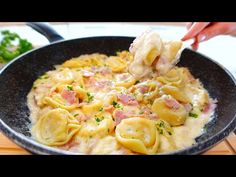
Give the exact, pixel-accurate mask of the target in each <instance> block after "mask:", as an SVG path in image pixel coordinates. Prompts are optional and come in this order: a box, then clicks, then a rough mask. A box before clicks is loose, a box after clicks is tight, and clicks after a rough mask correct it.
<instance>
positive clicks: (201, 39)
mask: <svg viewBox="0 0 236 177" xmlns="http://www.w3.org/2000/svg"><path fill="white" fill-rule="evenodd" d="M205 39H206V36H205V35H199V37H198V42H202V41H204V40H205Z"/></svg>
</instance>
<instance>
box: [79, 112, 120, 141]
mask: <svg viewBox="0 0 236 177" xmlns="http://www.w3.org/2000/svg"><path fill="white" fill-rule="evenodd" d="M114 128H115V123H114V121H113V120H112V117H111V114H109V113H98V114H96V115H95V116H94V117H93V118H91V119H90V120H88V121H87V122H85V123H83V124H82V127H81V129H80V131H79V133H78V136H81V137H92V136H99V137H104V136H106V135H108V134H111V133H112V132H113V131H114Z"/></svg>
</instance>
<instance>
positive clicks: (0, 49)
mask: <svg viewBox="0 0 236 177" xmlns="http://www.w3.org/2000/svg"><path fill="white" fill-rule="evenodd" d="M1 35H2V40H1V41H0V63H7V62H9V61H11V60H12V59H14V58H15V57H17V56H19V55H21V54H23V53H25V52H27V51H29V50H31V49H33V45H32V44H31V43H30V42H29V41H27V40H26V39H22V38H21V37H20V36H19V35H18V34H16V33H13V32H10V31H9V30H4V31H1Z"/></svg>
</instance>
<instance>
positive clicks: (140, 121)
mask: <svg viewBox="0 0 236 177" xmlns="http://www.w3.org/2000/svg"><path fill="white" fill-rule="evenodd" d="M116 138H117V140H118V141H119V142H120V143H121V144H122V145H124V146H125V147H127V148H129V149H131V150H132V151H134V152H138V153H142V154H155V153H157V150H158V145H159V134H158V132H157V129H156V126H155V122H154V121H152V120H148V119H145V118H139V117H132V118H129V119H124V120H122V121H121V123H120V124H119V125H118V126H117V127H116Z"/></svg>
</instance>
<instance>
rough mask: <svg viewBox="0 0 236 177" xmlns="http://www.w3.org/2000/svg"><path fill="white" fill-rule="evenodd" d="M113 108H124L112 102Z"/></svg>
mask: <svg viewBox="0 0 236 177" xmlns="http://www.w3.org/2000/svg"><path fill="white" fill-rule="evenodd" d="M112 106H113V107H114V108H121V109H123V107H122V106H121V105H120V104H119V103H117V102H115V101H113V102H112Z"/></svg>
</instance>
